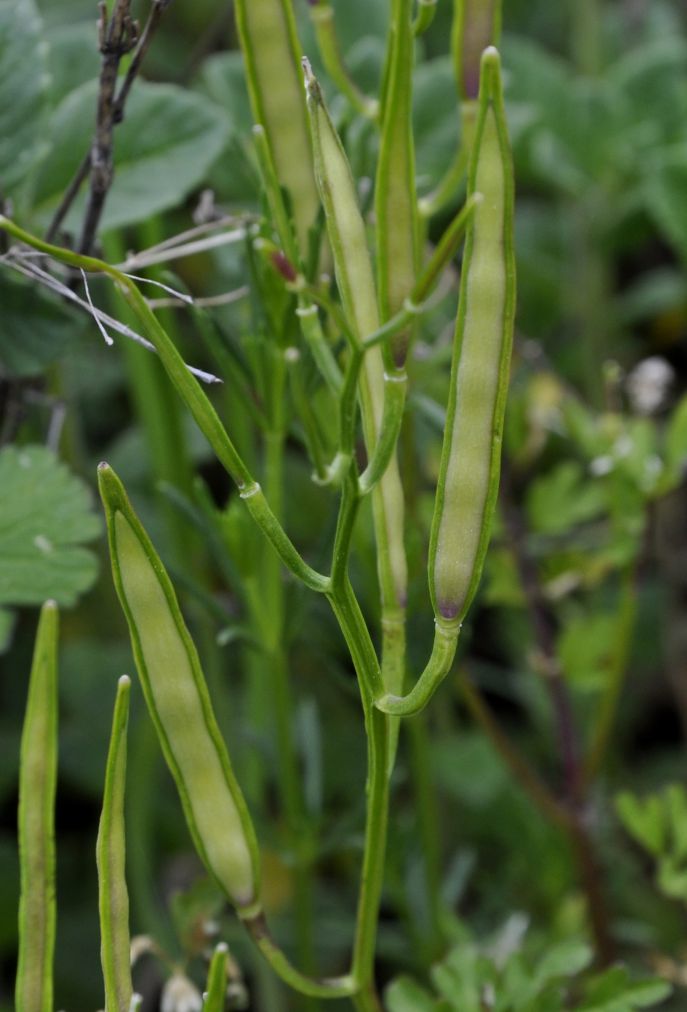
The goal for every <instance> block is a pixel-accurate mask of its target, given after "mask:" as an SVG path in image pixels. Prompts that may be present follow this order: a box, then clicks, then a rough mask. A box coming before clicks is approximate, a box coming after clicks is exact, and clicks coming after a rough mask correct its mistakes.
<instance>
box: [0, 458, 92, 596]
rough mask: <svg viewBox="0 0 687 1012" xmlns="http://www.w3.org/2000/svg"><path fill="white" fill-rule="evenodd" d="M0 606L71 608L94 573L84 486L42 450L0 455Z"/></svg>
mask: <svg viewBox="0 0 687 1012" xmlns="http://www.w3.org/2000/svg"><path fill="white" fill-rule="evenodd" d="M0 489H2V500H1V501H0V604H39V603H40V602H42V601H45V600H46V599H48V598H52V599H54V600H55V601H57V602H58V603H59V604H62V605H72V604H74V603H75V601H76V600H77V598H78V597H79V595H80V594H82V593H83V592H84V591H85V590H87V589H88V588H89V587H90V586H91V584H92V583H93V580H94V579H95V576H96V573H97V562H96V558H95V556H94V555H93V553H92V552H90V551H88V550H87V549H85V548H83V547H81V546H82V545H83V544H84V543H85V542H87V541H90V540H91V539H92V538H94V537H95V536H96V535H97V534H98V533H99V532H100V529H101V524H100V520H99V518H98V516H97V515H96V514H95V513H94V512H93V511H92V506H91V496H90V493H89V490H88V488H87V486H86V485H85V484H84V483H83V482H82V481H81V480H80V479H78V478H76V477H75V476H74V475H73V474H71V473H70V471H69V470H68V469H67V467H65V465H64V464H62V463H61V462H60V461H59V460H58V458H57V457H56V456H55V454H54V453H53V452H52V451H51V450H48V449H47V448H46V447H43V446H25V447H21V448H17V447H14V446H8V447H6V448H5V449H3V450H1V451H0Z"/></svg>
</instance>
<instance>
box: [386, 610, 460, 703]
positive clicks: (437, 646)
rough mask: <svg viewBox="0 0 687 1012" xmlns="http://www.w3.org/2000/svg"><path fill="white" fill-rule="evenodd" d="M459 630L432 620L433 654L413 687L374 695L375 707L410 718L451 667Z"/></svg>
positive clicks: (430, 696) (428, 697)
mask: <svg viewBox="0 0 687 1012" xmlns="http://www.w3.org/2000/svg"><path fill="white" fill-rule="evenodd" d="M459 633H460V629H456V628H455V627H454V628H451V627H444V626H443V625H442V624H441V623H439V622H435V626H434V645H433V647H432V654H431V656H430V658H429V660H428V662H427V666H426V667H425V670H424V671H423V672H422V674H421V675H420V677H419V678H418V680H417V682H416V683H415V685H414V686H413V688H412V689H411V690H410V692H408V693H406V694H405V695H404V696H396V695H393V694H391V693H385V694H384V695H381V696H377V697H376V698H375V701H374V702H375V706H376V707H377V708H378V709H379V710H382V711H383V712H384V713H391V714H394V715H396V716H398V717H410V716H412V715H413V714H414V713H419V712H420V710H422V709H424V707H425V706H426V705H427V703H428V702H429V701H430V699H431V698H432V696H433V695H434V693H435V692H436V690H437V689H438V687H439V685H441V683H442V682H443V680H444V678H445V677H446V675H447V674H448V672H449V671H450V669H451V665H452V664H453V658H454V657H455V654H456V646H457V644H458V635H459Z"/></svg>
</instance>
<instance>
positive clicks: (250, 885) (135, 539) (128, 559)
mask: <svg viewBox="0 0 687 1012" xmlns="http://www.w3.org/2000/svg"><path fill="white" fill-rule="evenodd" d="M98 483H99V486H100V495H101V497H102V500H103V503H104V506H105V513H106V518H107V533H108V540H109V545H110V556H111V560H112V574H113V577H114V583H115V587H116V589H117V594H118V596H119V600H120V602H121V605H122V609H123V611H124V614H125V615H126V619H127V622H128V624H129V633H130V635H131V643H132V647H133V651H134V657H135V659H136V667H137V668H138V673H139V676H140V679H141V685H142V686H143V693H144V696H145V699H146V703H147V705H148V710H149V711H150V715H151V717H152V720H153V723H154V724H155V728H156V730H157V734H158V737H159V739H160V744H161V746H162V751H163V753H164V755H165V759H166V760H167V765H168V766H169V768H170V770H171V773H172V775H173V777H174V779H175V781H176V785H177V789H178V791H179V796H180V798H181V802H182V805H183V808H184V814H185V816H186V821H187V823H188V826H189V829H190V831H191V835H192V837H193V841H194V843H195V845H196V848H197V850H198V853H199V854H200V856H201V858H202V860H203V862H204V863H205V866H206V867H207V869H208V870H209V871H210V872H211V874H212V875H213V876H214V877H215V878H216V879H217V881H218V882H219V884H220V886H221V887H222V888H223V889H224V891H225V893H226V894H227V896H228V897H229V899H230V900H231V901H232V903H233V904H234V905H235V906H237V907H238V908H239V910H240V911H241V913H242V914H243V915H246V914H250V913H251V912H252V911H253V910H255V909H259V903H258V901H257V897H258V887H259V871H258V849H257V844H256V840H255V833H254V830H253V825H252V823H251V820H250V816H249V814H248V810H247V808H246V804H245V801H244V799H243V795H242V794H241V790H240V788H239V786H238V783H237V782H236V778H235V777H234V773H233V771H232V768H231V763H230V761H229V756H228V754H227V750H226V746H225V744H224V741H223V739H222V736H221V733H220V730H219V727H218V726H217V721H216V719H215V715H214V713H213V711H212V704H211V702H210V697H209V694H208V690H207V686H206V684H205V679H204V677H203V672H202V670H201V666H200V661H199V658H198V652H197V650H196V648H195V645H194V643H193V640H192V639H191V636H190V634H189V632H188V629H187V628H186V624H185V622H184V619H183V616H182V614H181V611H180V609H179V604H178V602H177V598H176V594H175V593H174V588H173V586H172V583H171V581H170V579H169V576H168V575H167V572H166V570H165V568H164V566H163V565H162V562H161V560H160V557H159V556H158V554H157V552H156V551H155V548H154V547H153V544H152V542H151V541H150V538H149V537H148V535H147V534H146V532H145V530H144V529H143V526H142V525H141V522H140V520H139V519H138V517H137V516H136V514H135V513H134V511H133V509H132V507H131V504H130V503H129V500H128V498H127V495H126V492H125V490H124V486H123V485H122V483H121V481H120V480H119V478H118V477H117V475H116V474H115V473H114V471H113V470H112V468H110V467H109V466H108V465H107V464H101V465H100V466H99V468H98Z"/></svg>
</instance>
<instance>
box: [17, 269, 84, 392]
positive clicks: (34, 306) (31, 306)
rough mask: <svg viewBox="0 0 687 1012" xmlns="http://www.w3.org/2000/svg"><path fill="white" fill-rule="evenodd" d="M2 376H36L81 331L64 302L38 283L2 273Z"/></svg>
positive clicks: (76, 320) (54, 359) (56, 357)
mask: <svg viewBox="0 0 687 1012" xmlns="http://www.w3.org/2000/svg"><path fill="white" fill-rule="evenodd" d="M0 287H1V288H2V313H0V375H5V376H35V375H37V374H38V373H40V372H42V370H43V369H44V368H45V367H46V366H47V365H50V363H51V362H55V361H56V360H57V359H58V358H59V357H60V355H62V354H63V353H64V351H65V350H66V348H67V346H68V345H69V342H70V341H71V340H72V339H73V338H74V337H75V336H76V335H78V333H79V330H80V328H81V326H82V321H81V320H78V319H75V317H74V313H72V312H70V311H69V310H68V309H67V308H66V307H65V306H64V304H63V303H62V302H59V301H58V299H56V298H55V297H54V296H52V295H49V294H48V293H47V292H46V291H44V290H43V289H42V288H40V287H39V286H38V285H36V284H31V283H30V282H28V281H25V280H20V279H19V278H18V277H17V276H16V275H13V274H12V273H10V272H9V271H1V272H0Z"/></svg>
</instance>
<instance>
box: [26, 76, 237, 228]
mask: <svg viewBox="0 0 687 1012" xmlns="http://www.w3.org/2000/svg"><path fill="white" fill-rule="evenodd" d="M97 91H98V85H97V82H96V81H90V82H88V83H87V84H85V85H82V87H80V88H77V89H76V90H75V91H73V92H71V94H69V95H68V96H67V98H66V99H65V100H64V101H63V102H62V103H61V105H60V106H59V107H58V108H57V109H56V111H55V113H54V115H53V117H52V120H51V125H50V139H51V142H52V150H51V152H50V154H49V155H48V157H47V158H46V159H45V160H44V161H43V162H42V164H41V166H40V169H39V171H38V173H37V176H36V180H35V195H34V196H35V205H36V207H37V209H38V211H39V212H40V213H41V214H45V215H46V216H47V215H48V214H49V213H50V211H52V210H54V208H55V207H56V205H57V203H58V202H59V200H60V197H61V196H62V193H63V192H64V189H65V187H66V186H67V184H68V183H69V180H70V179H71V178H72V176H73V174H74V172H75V170H76V168H77V167H78V165H79V163H80V162H81V159H82V158H83V155H84V152H85V151H87V150H88V146H89V144H90V141H91V134H92V132H93V122H94V116H95V108H96V96H97ZM226 138H227V125H226V123H225V117H224V115H223V113H222V111H221V110H220V109H218V108H217V107H216V106H214V105H213V104H212V103H211V102H209V101H208V100H207V99H205V98H202V97H201V96H199V95H194V94H193V93H192V92H188V91H184V90H183V89H182V88H178V87H176V86H174V85H171V84H150V83H148V82H145V81H139V82H137V83H136V86H135V88H134V89H133V90H132V93H131V97H130V99H129V102H128V105H127V111H126V118H125V119H124V122H123V123H122V125H121V126H120V127H118V128H117V130H116V132H115V139H114V158H115V176H114V183H113V185H112V189H111V190H110V193H109V195H108V198H107V203H106V205H105V212H104V214H103V218H102V223H101V231H106V230H107V229H109V228H115V227H121V226H124V225H132V224H135V223H136V222H139V221H143V220H144V219H145V218H147V217H149V216H150V215H152V214H157V213H158V212H160V211H164V210H167V209H168V208H170V207H174V206H176V205H177V204H178V203H179V202H180V201H181V200H183V198H184V197H186V196H187V194H188V193H189V192H190V191H191V190H193V189H194V188H195V187H196V186H198V185H199V184H200V183H201V182H202V181H203V180H204V179H205V177H206V175H207V172H208V170H209V169H210V166H211V165H212V163H213V162H214V161H215V159H216V158H217V157H218V155H219V153H220V152H221V150H222V147H223V145H224V142H225V140H226ZM84 205H85V193H84V192H82V194H81V195H80V197H79V199H77V200H76V201H75V203H74V206H73V207H72V210H71V212H70V214H69V215H68V217H67V219H66V227H67V228H74V227H75V226H76V225H77V224H78V223H79V222H80V221H81V220H82V218H83V212H84Z"/></svg>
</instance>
